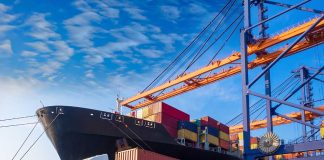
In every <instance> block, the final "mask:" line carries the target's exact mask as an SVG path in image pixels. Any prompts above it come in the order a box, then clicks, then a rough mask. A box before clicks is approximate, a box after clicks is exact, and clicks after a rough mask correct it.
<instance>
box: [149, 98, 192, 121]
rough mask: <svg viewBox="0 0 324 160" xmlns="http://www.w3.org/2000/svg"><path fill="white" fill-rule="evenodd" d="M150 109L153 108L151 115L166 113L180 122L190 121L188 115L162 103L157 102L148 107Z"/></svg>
mask: <svg viewBox="0 0 324 160" xmlns="http://www.w3.org/2000/svg"><path fill="white" fill-rule="evenodd" d="M150 107H151V108H153V111H152V112H153V113H154V114H157V113H160V112H162V113H166V114H168V115H170V116H172V117H174V118H176V119H180V120H185V121H189V120H190V116H189V114H187V113H185V112H182V111H180V110H178V109H176V108H174V107H172V106H170V105H168V104H166V103H164V102H158V103H155V104H152V105H151V106H150Z"/></svg>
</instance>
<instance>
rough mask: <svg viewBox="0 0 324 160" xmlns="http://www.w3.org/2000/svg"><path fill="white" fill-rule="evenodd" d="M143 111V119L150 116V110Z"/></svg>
mask: <svg viewBox="0 0 324 160" xmlns="http://www.w3.org/2000/svg"><path fill="white" fill-rule="evenodd" d="M142 110H143V111H142V112H143V114H142V115H143V118H145V117H148V116H150V115H149V112H148V110H149V108H148V107H144V108H143V109H142Z"/></svg>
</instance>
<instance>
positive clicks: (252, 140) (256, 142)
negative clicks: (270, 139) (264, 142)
mask: <svg viewBox="0 0 324 160" xmlns="http://www.w3.org/2000/svg"><path fill="white" fill-rule="evenodd" d="M258 141H259V139H258V138H257V137H251V144H258Z"/></svg>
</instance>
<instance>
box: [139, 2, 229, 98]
mask: <svg viewBox="0 0 324 160" xmlns="http://www.w3.org/2000/svg"><path fill="white" fill-rule="evenodd" d="M231 1H232V0H230V1H228V2H227V4H226V5H225V6H224V7H223V8H222V9H221V11H220V12H218V14H217V15H216V16H215V17H214V18H213V19H212V21H211V22H210V23H209V24H208V25H207V26H205V27H204V29H203V30H202V31H201V32H200V33H199V34H198V35H197V36H196V37H195V38H194V39H193V40H192V41H191V42H190V44H189V45H188V46H187V47H186V48H185V49H184V50H183V51H182V52H181V53H180V54H178V56H177V57H176V58H175V59H174V60H173V61H172V62H171V63H170V64H169V65H168V66H167V67H166V68H165V69H164V70H163V71H162V72H161V73H160V74H159V75H158V76H157V77H156V78H155V79H154V80H153V81H152V82H151V83H150V84H149V85H148V86H147V87H145V88H144V90H143V91H142V92H144V91H146V90H147V89H148V88H149V87H150V86H151V85H152V84H153V83H155V82H156V81H157V80H158V79H159V78H160V77H161V76H162V75H163V74H164V73H165V72H169V69H170V67H171V66H172V65H173V64H175V63H176V62H177V61H179V59H180V58H181V57H182V56H183V54H184V53H186V52H187V50H188V49H190V47H191V46H192V45H194V44H195V43H196V42H197V40H199V39H200V38H201V35H202V34H204V33H205V31H206V30H207V29H208V28H209V27H210V26H211V25H212V23H213V22H214V21H215V20H216V18H217V17H218V16H219V15H220V14H221V13H222V11H223V10H224V9H225V8H226V7H227V6H228V5H229V4H230V2H231Z"/></svg>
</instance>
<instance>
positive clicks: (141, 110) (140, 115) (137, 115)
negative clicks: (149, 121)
mask: <svg viewBox="0 0 324 160" xmlns="http://www.w3.org/2000/svg"><path fill="white" fill-rule="evenodd" d="M136 118H140V119H142V118H143V109H142V108H141V109H138V110H137V111H136Z"/></svg>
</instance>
